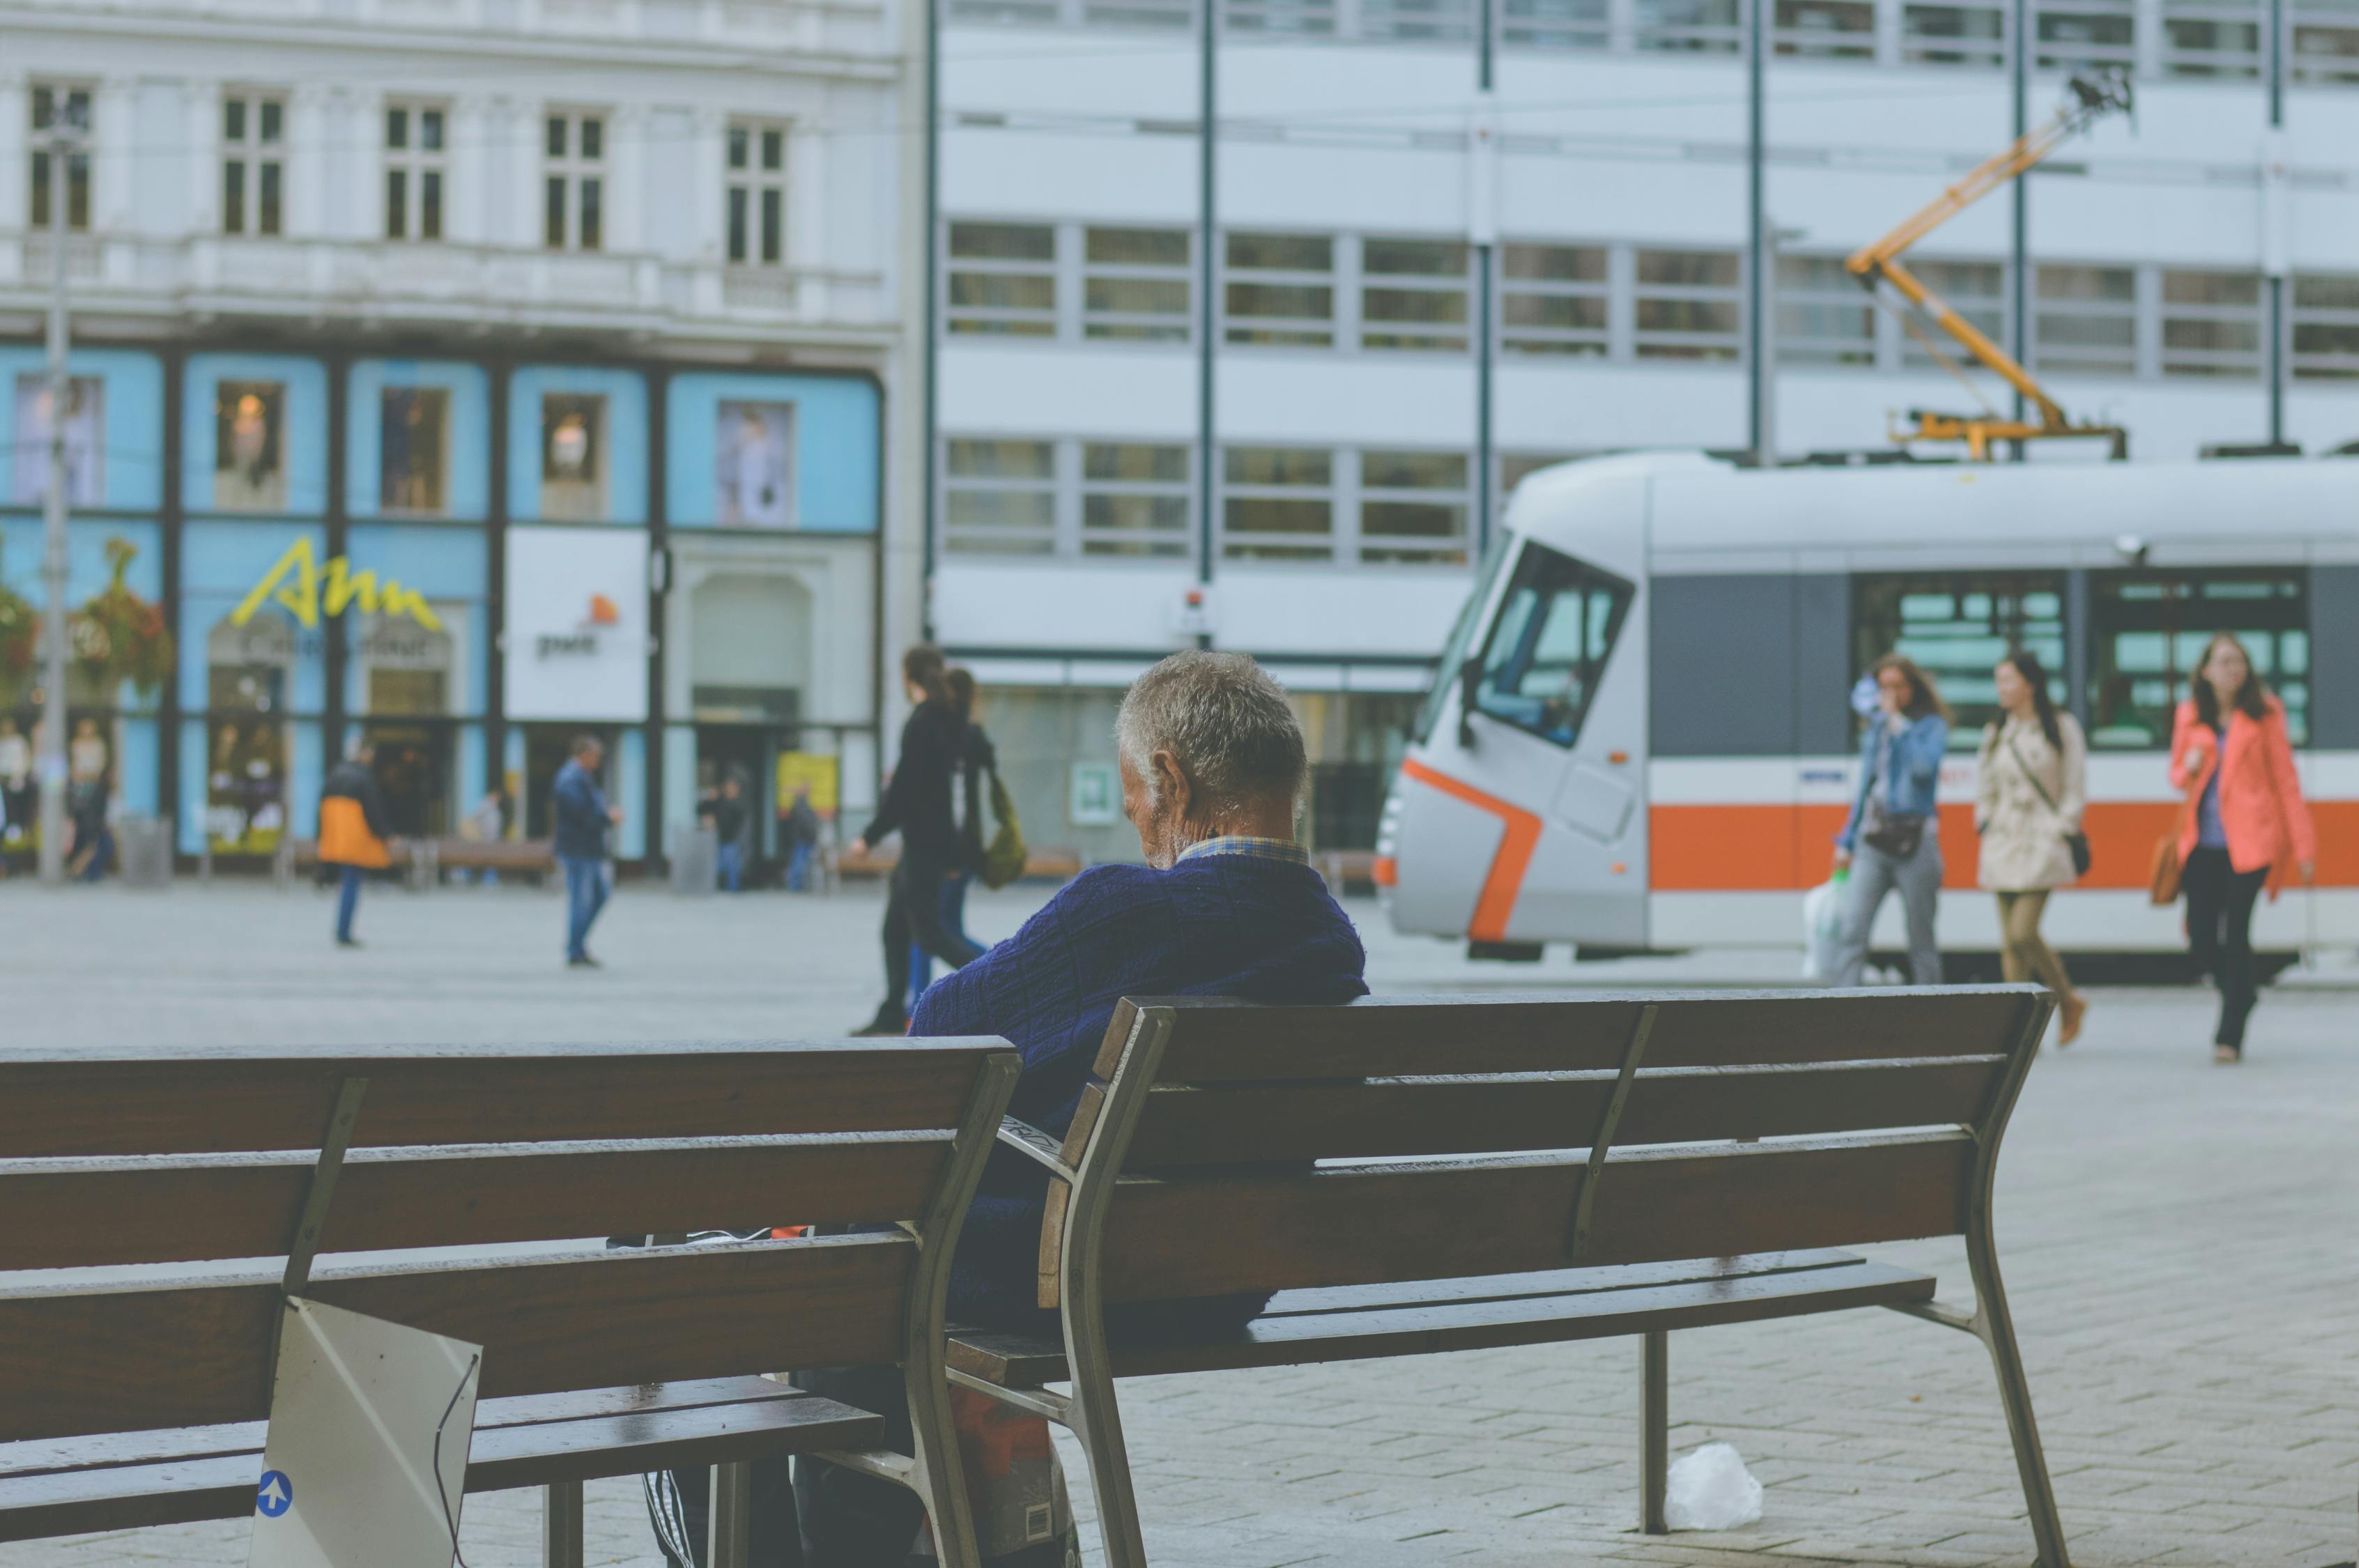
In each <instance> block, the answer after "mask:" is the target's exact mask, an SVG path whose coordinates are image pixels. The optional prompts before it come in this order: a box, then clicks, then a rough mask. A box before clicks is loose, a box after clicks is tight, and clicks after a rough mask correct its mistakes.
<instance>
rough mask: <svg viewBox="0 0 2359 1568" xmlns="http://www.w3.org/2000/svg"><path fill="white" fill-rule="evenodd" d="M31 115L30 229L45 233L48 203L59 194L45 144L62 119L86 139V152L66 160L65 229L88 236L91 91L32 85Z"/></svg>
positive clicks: (48, 220)
mask: <svg viewBox="0 0 2359 1568" xmlns="http://www.w3.org/2000/svg"><path fill="white" fill-rule="evenodd" d="M32 111H33V113H32V121H33V125H32V131H33V136H32V141H33V167H32V180H31V181H30V182H29V184H28V185H27V190H28V191H29V192H30V193H31V196H32V204H31V211H30V212H28V213H27V217H28V218H29V219H30V223H29V224H28V226H29V227H31V228H35V229H46V228H48V227H49V222H50V219H49V202H50V201H51V200H52V198H53V196H54V193H55V191H56V190H57V181H56V180H55V179H54V171H53V170H52V169H50V167H49V163H50V158H49V150H48V147H46V146H45V143H46V141H47V139H48V136H49V130H50V128H51V127H52V126H54V125H57V124H58V123H59V121H60V119H62V120H63V121H64V123H65V124H67V125H79V126H80V127H82V133H83V137H84V139H83V142H82V147H83V150H82V151H81V152H78V153H73V154H71V155H70V156H69V157H68V158H67V159H66V170H65V180H64V184H65V201H66V227H67V228H69V229H71V230H72V231H74V232H75V233H76V234H87V233H88V232H89V231H90V152H89V150H88V149H89V146H90V143H89V140H88V136H89V132H90V129H91V126H92V120H91V117H90V89H88V88H87V87H68V86H63V85H61V84H60V83H57V82H35V83H34V84H33V92H32Z"/></svg>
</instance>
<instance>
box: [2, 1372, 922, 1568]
mask: <svg viewBox="0 0 2359 1568" xmlns="http://www.w3.org/2000/svg"><path fill="white" fill-rule="evenodd" d="M783 1391H784V1392H785V1393H786V1394H787V1395H788V1396H791V1397H788V1398H782V1399H763V1400H759V1401H756V1402H727V1403H720V1404H703V1405H695V1406H690V1407H688V1408H685V1409H679V1410H636V1411H632V1412H630V1413H626V1414H603V1415H595V1416H590V1417H585V1418H582V1419H576V1420H571V1421H538V1422H532V1423H527V1424H523V1425H515V1426H507V1427H500V1428H494V1429H490V1430H486V1429H484V1427H482V1426H481V1425H478V1426H477V1428H476V1431H475V1440H474V1443H473V1448H472V1449H471V1450H470V1452H469V1455H468V1464H467V1490H468V1491H470V1492H497V1491H505V1490H507V1489H508V1488H510V1487H516V1486H542V1485H546V1484H547V1483H549V1482H550V1481H573V1480H594V1479H597V1478H599V1477H602V1476H607V1475H636V1474H637V1473H639V1472H641V1471H646V1470H657V1469H664V1468H669V1467H671V1466H674V1465H704V1464H710V1463H712V1462H713V1461H714V1460H716V1459H732V1460H734V1459H749V1458H756V1457H763V1456H772V1455H777V1454H808V1453H811V1452H813V1451H815V1450H824V1449H836V1448H872V1447H876V1446H880V1445H882V1444H883V1443H884V1442H885V1421H884V1419H883V1418H882V1417H881V1416H876V1415H873V1414H871V1413H869V1412H868V1411H866V1410H855V1409H853V1407H852V1406H849V1405H843V1404H838V1403H836V1402H835V1401H834V1400H832V1399H821V1398H819V1397H817V1396H816V1395H809V1394H799V1393H798V1392H797V1391H796V1390H793V1389H785V1390H783ZM260 1468H261V1465H260V1454H259V1452H258V1451H248V1452H245V1453H240V1454H215V1455H208V1456H205V1457H201V1458H190V1459H184V1460H176V1461H169V1462H166V1463H162V1464H151V1465H114V1466H109V1467H106V1468H101V1469H84V1470H76V1471H68V1472H60V1473H56V1474H50V1475H22V1476H0V1541H27V1540H35V1539H38V1538H40V1537H44V1536H55V1535H71V1534H75V1533H78V1532H81V1531H84V1530H125V1529H131V1528H135V1527H138V1526H143V1525H164V1524H188V1523H191V1522H194V1521H196V1520H199V1519H242V1518H244V1517H245V1516H246V1515H248V1514H251V1513H252V1512H253V1511H254V1493H255V1481H256V1478H257V1475H258V1473H259V1471H260Z"/></svg>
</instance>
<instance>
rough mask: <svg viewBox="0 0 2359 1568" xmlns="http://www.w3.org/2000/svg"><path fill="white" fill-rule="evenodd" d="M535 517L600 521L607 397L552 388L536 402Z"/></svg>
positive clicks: (603, 512) (602, 517)
mask: <svg viewBox="0 0 2359 1568" xmlns="http://www.w3.org/2000/svg"><path fill="white" fill-rule="evenodd" d="M540 515H541V516H542V517H548V518H553V519H559V520H562V521H566V522H575V523H595V522H603V521H605V520H606V517H607V516H608V512H607V507H606V399H605V398H604V397H599V396H594V395H590V394H583V393H578V392H551V393H549V394H547V395H545V396H544V397H542V398H541V400H540Z"/></svg>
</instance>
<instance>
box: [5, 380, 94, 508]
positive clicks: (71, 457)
mask: <svg viewBox="0 0 2359 1568" xmlns="http://www.w3.org/2000/svg"><path fill="white" fill-rule="evenodd" d="M49 430H50V425H49V376H48V375H47V374H46V373H44V372H40V371H28V372H26V373H25V374H22V375H20V376H17V377H16V461H15V463H13V464H12V465H11V466H12V468H13V471H14V473H15V474H16V479H15V482H14V483H13V484H12V485H10V486H9V499H10V500H11V501H13V502H15V503H16V505H17V506H39V505H40V504H41V502H42V499H43V498H44V497H45V496H47V495H48V494H49ZM105 432H106V387H105V384H104V383H103V382H102V381H101V380H100V379H99V378H98V377H97V376H71V377H69V378H68V380H67V382H66V412H65V438H66V500H67V502H68V503H69V504H71V505H72V506H103V505H104V504H105V501H106V494H105V490H106V485H105V472H106V433H105Z"/></svg>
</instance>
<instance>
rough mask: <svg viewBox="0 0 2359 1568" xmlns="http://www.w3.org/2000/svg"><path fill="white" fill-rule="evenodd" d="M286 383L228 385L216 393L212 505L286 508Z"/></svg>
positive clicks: (257, 509) (258, 509) (261, 509)
mask: <svg viewBox="0 0 2359 1568" xmlns="http://www.w3.org/2000/svg"><path fill="white" fill-rule="evenodd" d="M286 409H287V384H286V383H285V382H282V381H223V382H222V383H220V384H219V385H218V386H216V387H214V389H213V505H214V506H218V507H220V508H221V509H222V510H223V511H225V512H277V511H283V510H285V509H286V506H287V463H286V455H285V453H286V447H285V435H284V431H285V428H286V427H285V424H284V419H285V416H286Z"/></svg>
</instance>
